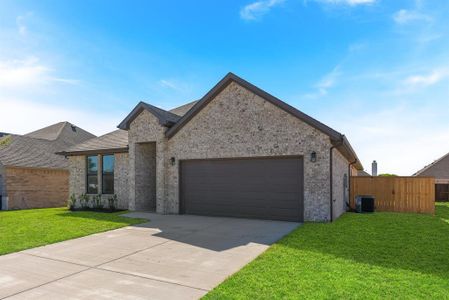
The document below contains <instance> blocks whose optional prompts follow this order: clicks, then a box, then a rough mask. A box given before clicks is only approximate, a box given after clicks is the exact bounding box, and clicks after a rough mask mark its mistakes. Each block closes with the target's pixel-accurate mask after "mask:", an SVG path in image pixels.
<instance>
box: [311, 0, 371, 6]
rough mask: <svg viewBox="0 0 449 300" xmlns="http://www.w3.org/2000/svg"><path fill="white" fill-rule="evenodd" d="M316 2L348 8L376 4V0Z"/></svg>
mask: <svg viewBox="0 0 449 300" xmlns="http://www.w3.org/2000/svg"><path fill="white" fill-rule="evenodd" d="M316 1H318V2H322V3H327V4H338V5H349V6H357V5H367V4H374V3H376V2H377V0H316Z"/></svg>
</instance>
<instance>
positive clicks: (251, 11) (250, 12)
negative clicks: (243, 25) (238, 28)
mask: <svg viewBox="0 0 449 300" xmlns="http://www.w3.org/2000/svg"><path fill="white" fill-rule="evenodd" d="M284 2H285V0H261V1H256V2H253V3H250V4H248V5H246V6H244V7H243V8H242V9H241V10H240V18H242V19H244V20H247V21H254V20H257V19H260V18H261V17H262V16H263V15H265V14H267V13H268V12H269V11H270V10H271V9H272V8H273V7H275V6H277V5H280V4H282V3H284Z"/></svg>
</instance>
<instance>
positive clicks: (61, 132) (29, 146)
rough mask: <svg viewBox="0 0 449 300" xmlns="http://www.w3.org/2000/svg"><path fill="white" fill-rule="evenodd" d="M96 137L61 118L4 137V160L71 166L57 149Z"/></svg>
mask: <svg viewBox="0 0 449 300" xmlns="http://www.w3.org/2000/svg"><path fill="white" fill-rule="evenodd" d="M92 137H95V136H94V135H93V134H90V133H89V132H87V131H85V130H82V129H80V128H78V127H76V126H75V125H73V124H71V123H69V122H61V123H57V124H54V125H51V126H49V127H46V128H42V129H40V130H37V131H34V132H32V133H29V134H26V135H16V134H12V135H8V136H4V137H2V138H0V163H1V164H3V165H4V166H13V167H23V168H52V169H67V168H68V162H67V159H65V158H64V157H63V156H61V155H57V154H56V152H59V151H62V150H63V149H66V148H67V147H71V146H73V145H75V144H77V143H79V142H83V141H85V140H86V139H89V138H92Z"/></svg>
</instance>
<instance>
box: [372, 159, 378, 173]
mask: <svg viewBox="0 0 449 300" xmlns="http://www.w3.org/2000/svg"><path fill="white" fill-rule="evenodd" d="M371 176H377V161H375V160H373V163H372V165H371Z"/></svg>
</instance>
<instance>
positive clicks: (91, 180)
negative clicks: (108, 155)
mask: <svg viewBox="0 0 449 300" xmlns="http://www.w3.org/2000/svg"><path fill="white" fill-rule="evenodd" d="M87 193H88V194H97V193H98V157H97V156H96V155H95V156H88V157H87Z"/></svg>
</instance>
